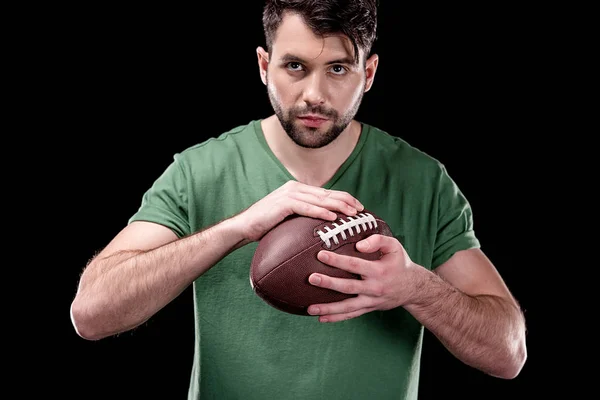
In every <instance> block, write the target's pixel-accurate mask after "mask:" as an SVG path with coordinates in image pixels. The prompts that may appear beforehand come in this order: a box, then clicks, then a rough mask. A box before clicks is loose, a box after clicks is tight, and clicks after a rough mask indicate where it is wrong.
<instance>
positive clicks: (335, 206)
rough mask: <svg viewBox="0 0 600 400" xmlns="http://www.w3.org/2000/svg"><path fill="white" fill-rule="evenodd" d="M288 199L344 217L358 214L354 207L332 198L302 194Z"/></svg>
mask: <svg viewBox="0 0 600 400" xmlns="http://www.w3.org/2000/svg"><path fill="white" fill-rule="evenodd" d="M290 197H292V198H294V199H296V200H300V201H303V202H305V203H310V204H314V205H316V206H319V207H323V208H326V209H328V210H336V211H340V212H341V213H343V214H346V215H356V214H357V213H358V210H357V209H356V207H355V206H351V205H349V204H348V203H346V202H345V201H342V200H338V199H336V198H333V197H325V196H319V195H316V194H313V193H302V192H296V193H293V194H291V195H290Z"/></svg>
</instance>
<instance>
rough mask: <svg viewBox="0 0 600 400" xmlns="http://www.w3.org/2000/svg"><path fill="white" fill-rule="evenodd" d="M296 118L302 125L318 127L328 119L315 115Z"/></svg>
mask: <svg viewBox="0 0 600 400" xmlns="http://www.w3.org/2000/svg"><path fill="white" fill-rule="evenodd" d="M298 119H299V120H300V121H302V123H303V124H304V126H306V127H309V128H319V127H320V126H321V125H323V124H324V123H325V122H327V120H328V119H327V118H324V117H321V116H316V115H303V116H300V117H298Z"/></svg>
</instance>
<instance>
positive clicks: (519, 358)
mask: <svg viewBox="0 0 600 400" xmlns="http://www.w3.org/2000/svg"><path fill="white" fill-rule="evenodd" d="M526 361H527V347H526V345H525V341H521V342H519V343H518V344H516V345H514V346H513V349H512V351H507V356H506V357H505V358H504V359H503V360H502V361H499V363H498V364H499V366H501V368H499V369H498V370H497V371H496V372H495V373H494V374H492V375H493V376H495V377H497V378H501V379H507V380H510V379H515V378H516V377H518V376H519V374H520V373H521V371H522V370H523V367H524V366H525V362H526Z"/></svg>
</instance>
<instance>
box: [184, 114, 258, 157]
mask: <svg viewBox="0 0 600 400" xmlns="http://www.w3.org/2000/svg"><path fill="white" fill-rule="evenodd" d="M258 122H259V121H256V120H253V121H250V122H248V123H247V124H243V125H238V126H235V127H233V128H231V129H229V130H227V131H224V132H220V133H216V134H213V135H212V136H210V137H208V138H207V139H205V140H204V141H202V142H199V143H197V144H195V145H193V146H190V147H187V148H185V149H183V150H182V151H180V152H179V153H176V154H175V155H174V158H175V161H176V162H177V163H180V164H182V165H194V164H197V163H199V162H201V163H206V161H207V158H208V159H209V160H226V159H227V158H228V157H229V156H231V155H233V153H235V154H239V152H240V151H241V150H244V149H247V148H249V147H250V146H249V145H250V144H251V143H253V142H255V141H256V132H255V125H256V124H257V123H258ZM206 135H207V134H205V137H206ZM208 135H210V134H208Z"/></svg>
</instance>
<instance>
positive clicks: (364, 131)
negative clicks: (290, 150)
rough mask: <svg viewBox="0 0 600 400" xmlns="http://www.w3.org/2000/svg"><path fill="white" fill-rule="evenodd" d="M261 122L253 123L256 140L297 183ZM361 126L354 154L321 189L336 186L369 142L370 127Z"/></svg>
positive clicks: (289, 177)
mask: <svg viewBox="0 0 600 400" xmlns="http://www.w3.org/2000/svg"><path fill="white" fill-rule="evenodd" d="M261 121H262V120H261V119H259V120H255V121H253V126H254V132H255V134H256V138H257V139H258V141H259V143H260V144H261V146H262V148H263V150H264V151H265V152H266V153H267V154H268V156H269V157H271V159H272V160H273V161H274V162H275V164H276V165H277V166H278V167H279V168H280V169H281V171H282V172H283V173H284V174H285V175H286V176H287V177H288V179H290V180H294V181H296V180H297V179H296V178H295V177H294V176H293V175H292V174H291V173H290V171H288V169H287V168H286V167H285V166H284V165H283V163H282V162H281V161H280V160H279V158H277V156H276V155H275V153H273V151H272V150H271V148H270V147H269V144H268V143H267V139H266V138H265V134H264V132H263V130H262V125H261ZM360 125H361V132H360V137H359V138H358V142H357V143H356V146H354V149H353V150H352V153H350V156H348V158H346V160H345V161H344V162H343V163H342V165H341V166H340V167H339V168H338V170H337V171H336V172H335V174H334V175H333V176H332V177H331V179H329V181H327V182H326V183H325V184H324V185H323V186H321V187H323V188H325V189H330V188H331V187H332V186H333V185H334V184H335V182H336V181H337V180H338V179H339V178H340V176H342V175H343V174H344V172H346V170H347V169H348V167H349V166H350V165H351V164H352V162H353V161H354V160H355V159H356V157H357V156H358V154H359V153H360V152H361V150H362V148H363V146H364V144H365V142H366V141H367V136H368V134H369V125H367V124H364V123H362V122H361V123H360Z"/></svg>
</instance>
